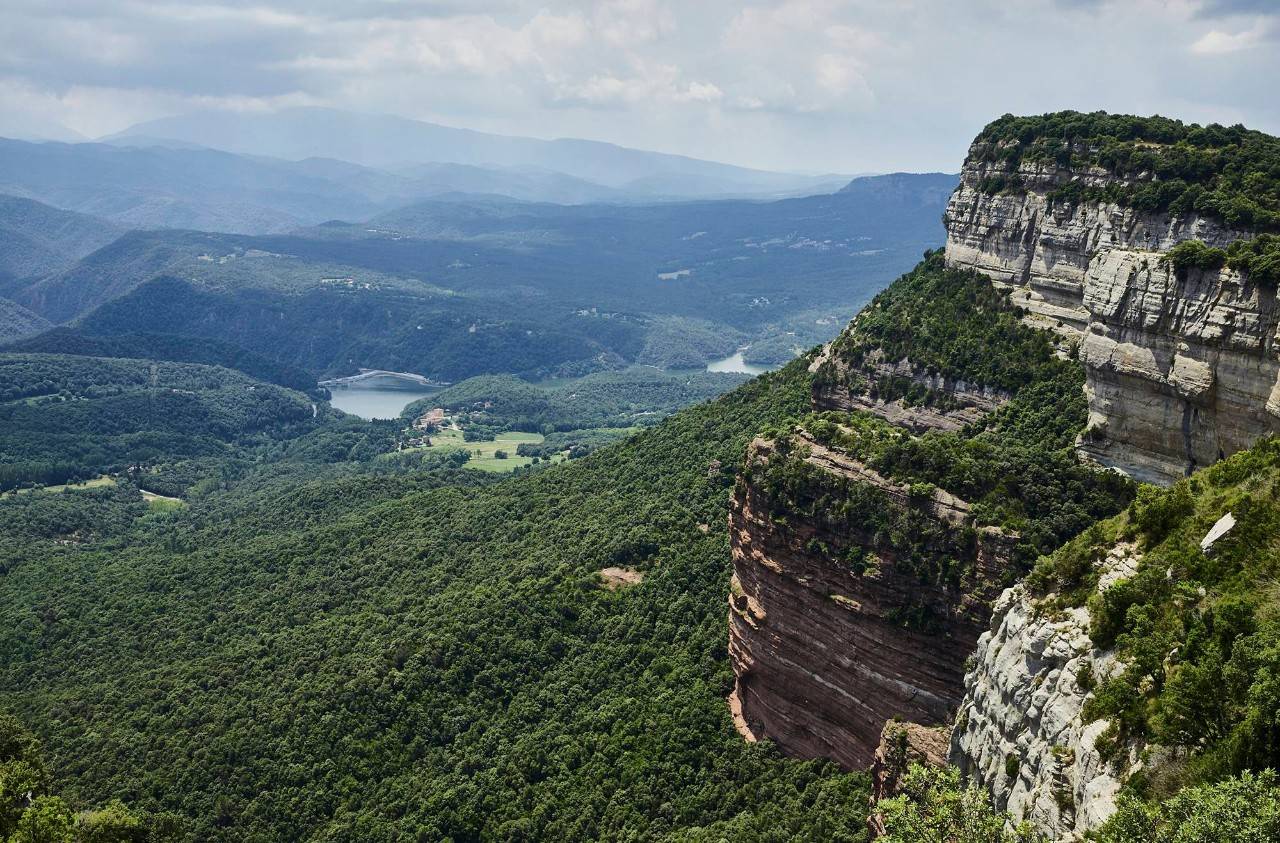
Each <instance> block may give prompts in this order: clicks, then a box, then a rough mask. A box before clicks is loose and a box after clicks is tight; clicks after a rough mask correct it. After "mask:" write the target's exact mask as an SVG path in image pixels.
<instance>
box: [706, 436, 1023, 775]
mask: <svg viewBox="0 0 1280 843" xmlns="http://www.w3.org/2000/svg"><path fill="white" fill-rule="evenodd" d="M786 460H791V461H792V462H793V465H792V466H791V467H790V468H789V471H791V473H792V475H794V476H803V480H802V481H800V482H798V483H792V484H791V486H790V487H788V489H786V490H782V489H780V488H779V484H777V483H775V482H774V481H773V480H772V479H771V477H773V476H774V475H776V474H777V472H778V471H781V468H780V463H781V462H783V461H786ZM797 473H798V474H797ZM913 492H914V494H913ZM970 521H971V518H970V514H969V505H968V504H967V503H965V502H964V501H961V500H959V499H957V498H955V497H953V496H951V495H948V494H947V493H946V492H944V491H942V490H936V489H930V490H921V489H910V488H908V487H906V486H904V485H902V484H898V483H895V482H893V481H891V480H888V479H886V478H884V477H881V476H880V475H878V474H877V473H875V472H874V471H872V470H871V469H869V468H867V467H866V466H864V465H862V464H861V463H859V462H858V461H857V460H854V459H852V458H850V457H849V456H848V455H845V454H843V453H841V452H838V451H835V450H832V449H830V448H826V447H824V446H822V445H820V444H818V443H817V442H815V441H813V440H812V439H809V438H807V437H805V436H803V435H797V436H795V437H792V438H791V439H790V440H788V441H786V442H784V443H783V444H782V445H781V446H780V445H779V444H778V443H775V442H771V441H767V440H763V439H757V440H755V441H754V442H753V443H752V444H751V447H750V449H749V453H748V457H747V466H746V471H745V472H744V474H743V476H742V477H741V478H740V480H739V483H738V485H737V488H736V490H735V493H734V496H733V500H732V505H731V508H730V532H731V542H732V551H733V565H734V577H733V581H732V585H731V595H730V600H729V602H730V613H729V616H730V636H729V648H730V655H731V658H732V660H733V665H734V670H735V673H736V676H737V679H736V683H735V688H734V691H733V696H732V698H731V700H730V706H731V709H732V711H733V714H734V719H735V722H736V723H737V726H738V728H739V730H740V731H741V732H742V733H743V734H744V736H746V737H748V739H755V738H760V737H768V738H770V739H772V740H773V741H775V742H776V743H777V744H778V745H779V746H780V747H781V748H782V749H783V751H784V752H786V753H787V754H789V755H793V756H798V757H802V758H817V757H824V758H831V759H834V760H835V761H837V762H838V763H840V764H841V765H842V766H844V767H845V768H846V769H865V768H866V767H867V766H868V765H869V764H870V763H871V761H872V760H873V756H874V753H875V751H876V747H877V745H878V744H879V743H880V737H881V731H882V730H883V728H884V725H885V721H886V720H888V719H890V718H892V717H894V716H900V717H902V718H904V719H906V720H910V721H914V722H918V723H926V724H934V723H943V722H948V721H949V719H950V717H951V714H952V713H953V711H954V709H955V707H956V706H957V705H958V704H959V702H960V699H961V697H962V696H963V693H964V668H963V665H964V661H965V658H966V656H968V654H969V653H971V652H972V651H973V649H974V646H975V644H976V643H977V640H978V636H979V635H980V634H981V633H982V632H983V631H984V630H985V629H986V626H987V621H988V618H989V615H990V611H989V608H988V606H987V602H988V601H989V599H990V598H991V597H993V596H994V593H995V591H996V586H995V584H994V583H995V582H996V580H998V578H999V575H1000V572H1001V571H1003V570H1004V569H1005V567H1006V566H1007V562H1006V558H1007V554H1008V551H1009V548H1010V546H1011V539H1010V537H1009V536H1006V535H1005V534H1003V533H1001V532H1000V531H998V530H995V529H992V528H988V529H983V530H975V529H974V528H972V527H971V526H970Z"/></svg>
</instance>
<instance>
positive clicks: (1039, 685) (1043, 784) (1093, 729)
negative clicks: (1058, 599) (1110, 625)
mask: <svg viewBox="0 0 1280 843" xmlns="http://www.w3.org/2000/svg"><path fill="white" fill-rule="evenodd" d="M1137 564H1138V556H1137V553H1136V551H1135V549H1134V547H1133V545H1132V544H1120V545H1118V546H1117V547H1115V548H1114V549H1112V551H1111V552H1110V553H1108V554H1107V556H1106V557H1105V558H1104V559H1102V560H1099V562H1098V563H1097V565H1098V567H1099V569H1100V572H1101V577H1100V580H1099V590H1105V589H1106V588H1108V587H1110V586H1111V585H1112V584H1114V583H1115V582H1117V581H1118V580H1120V579H1122V578H1126V577H1129V576H1132V575H1133V572H1134V571H1135V570H1136V568H1137ZM972 664H973V667H972V669H971V670H970V671H969V673H968V675H967V676H966V677H965V685H966V690H967V692H966V695H965V699H964V702H963V703H962V705H961V706H960V710H959V713H958V714H957V716H956V723H955V730H954V732H953V733H952V738H951V753H950V760H951V762H952V763H953V764H955V765H956V766H958V767H959V768H960V770H961V772H962V773H964V775H965V776H966V778H968V779H969V780H970V781H972V782H974V783H976V784H978V785H981V786H983V787H985V788H986V789H988V790H989V791H990V792H991V795H992V797H993V798H994V800H995V804H996V807H998V808H1000V809H1002V810H1007V811H1009V813H1010V814H1011V815H1012V816H1013V818H1014V819H1015V820H1019V821H1021V820H1028V821H1030V822H1031V823H1032V825H1034V826H1035V828H1036V829H1037V830H1038V831H1039V832H1041V833H1043V834H1045V835H1046V836H1047V837H1048V838H1049V839H1051V840H1075V839H1079V838H1080V837H1081V836H1082V835H1083V834H1084V833H1085V832H1087V831H1088V830H1090V829H1093V828H1096V827H1097V826H1099V825H1101V824H1102V822H1104V821H1105V820H1106V819H1107V818H1108V817H1110V816H1111V814H1112V813H1114V812H1115V808H1116V802H1115V800H1116V795H1117V793H1118V792H1119V790H1120V787H1121V785H1122V784H1123V783H1124V780H1125V778H1126V777H1127V775H1128V774H1129V773H1131V772H1132V771H1133V768H1134V765H1136V764H1137V763H1139V762H1138V755H1139V754H1138V752H1137V750H1138V747H1136V746H1130V747H1128V748H1127V751H1126V752H1124V753H1121V757H1120V758H1118V759H1116V760H1114V761H1111V762H1108V761H1104V760H1103V758H1102V757H1101V756H1100V755H1099V753H1098V751H1097V749H1095V747H1094V743H1095V741H1096V739H1097V738H1098V736H1099V735H1100V734H1102V733H1103V732H1104V731H1105V730H1106V728H1107V726H1108V725H1109V721H1106V720H1096V721H1093V722H1085V720H1084V718H1083V711H1084V705H1085V702H1086V701H1087V700H1088V699H1089V697H1090V696H1091V695H1092V688H1093V687H1094V685H1095V683H1097V682H1100V681H1101V680H1102V679H1105V678H1106V677H1107V676H1110V675H1112V674H1113V673H1114V672H1116V671H1118V670H1119V669H1120V665H1118V664H1117V662H1116V660H1115V658H1114V656H1113V655H1112V654H1111V653H1110V652H1106V651H1101V650H1099V649H1097V648H1095V647H1094V646H1093V643H1092V642H1091V641H1090V639H1089V612H1088V610H1087V609H1085V608H1084V607H1073V608H1068V609H1062V610H1050V609H1046V608H1042V607H1041V606H1040V605H1038V604H1037V601H1036V600H1035V599H1033V598H1032V597H1031V596H1030V595H1029V594H1028V593H1027V591H1026V589H1025V587H1024V586H1022V585H1018V586H1015V587H1014V588H1011V589H1008V590H1007V591H1005V592H1004V594H1002V595H1001V596H1000V598H999V600H998V601H997V602H996V605H995V610H994V613H993V616H992V629H991V631H990V632H987V633H986V634H984V635H983V636H982V638H981V639H980V640H979V642H978V649H977V652H976V654H975V656H974V659H973V662H972Z"/></svg>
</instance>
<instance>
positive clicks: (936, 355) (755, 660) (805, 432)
mask: <svg viewBox="0 0 1280 843" xmlns="http://www.w3.org/2000/svg"><path fill="white" fill-rule="evenodd" d="M810 369H811V372H812V374H813V380H812V401H813V407H814V410H815V412H814V413H812V414H810V415H809V416H806V417H804V418H802V419H800V420H799V421H798V422H796V423H794V424H791V425H789V426H787V428H785V429H783V430H778V431H773V432H771V433H770V434H769V435H768V436H767V437H760V438H758V439H756V440H755V441H754V442H753V443H752V445H751V447H750V448H749V450H748V452H747V455H746V460H745V463H744V466H743V468H742V471H741V473H740V475H739V478H738V482H737V484H736V486H735V491H734V494H733V497H732V500H731V504H730V516H729V525H730V543H731V552H732V561H733V570H734V577H733V580H732V593H731V597H730V654H731V659H732V662H733V666H734V670H735V674H736V682H735V688H734V692H733V696H732V699H731V700H730V706H731V709H732V711H733V714H734V720H735V723H736V724H737V726H738V729H739V731H741V732H742V733H743V734H744V735H745V736H747V737H748V738H750V739H755V738H769V739H772V740H773V741H775V742H776V743H777V744H778V745H779V746H780V747H781V748H782V749H783V750H784V751H785V752H787V753H788V754H791V755H796V756H800V757H805V758H812V757H825V758H832V759H835V760H836V761H838V762H839V763H840V764H841V765H843V766H844V767H846V768H848V769H857V768H865V767H866V766H867V765H868V764H869V763H870V762H871V760H872V757H873V755H874V753H875V751H876V748H877V746H878V745H879V743H880V739H881V734H882V731H883V729H884V727H885V723H886V721H889V720H891V719H901V720H905V721H910V722H914V723H917V724H920V725H921V726H936V725H940V724H946V723H949V722H950V721H951V717H952V715H953V713H954V711H955V708H956V707H957V705H958V704H959V702H960V700H961V698H962V696H963V694H964V667H963V665H964V661H965V658H966V657H967V656H968V655H969V654H970V653H971V652H972V651H973V649H974V647H975V646H976V645H977V641H978V637H979V636H980V635H981V634H982V633H983V632H984V631H985V630H986V629H987V625H988V621H989V618H990V611H991V609H990V607H991V603H992V602H993V601H994V600H995V598H996V597H997V596H998V595H999V593H1000V592H1001V590H1003V589H1004V588H1005V587H1007V586H1009V585H1011V584H1012V583H1013V582H1015V581H1016V580H1017V578H1018V577H1019V576H1020V575H1021V574H1023V573H1025V572H1026V570H1027V568H1028V566H1029V564H1030V562H1031V561H1032V560H1034V559H1035V558H1036V557H1037V556H1038V555H1040V554H1042V553H1046V552H1049V551H1051V550H1052V549H1053V548H1055V547H1057V546H1058V545H1059V544H1060V543H1061V542H1062V541H1063V540H1065V539H1067V538H1070V537H1071V536H1072V535H1074V533H1075V532H1076V531H1077V530H1079V529H1082V528H1083V527H1084V526H1087V525H1088V524H1089V523H1092V521H1093V520H1095V519H1096V518H1097V517H1103V516H1106V515H1110V514H1112V513H1114V512H1115V511H1116V509H1117V508H1119V507H1120V506H1123V504H1124V503H1125V502H1127V500H1128V494H1129V485H1128V483H1127V481H1124V480H1123V479H1122V478H1119V477H1117V476H1114V475H1103V474H1099V473H1097V472H1094V471H1092V470H1090V469H1088V468H1086V467H1085V466H1083V465H1081V464H1079V462H1078V460H1076V459H1075V457H1074V456H1073V455H1072V450H1071V449H1072V446H1073V443H1074V441H1075V437H1076V435H1077V433H1078V432H1079V430H1081V429H1083V427H1084V424H1085V421H1086V418H1087V413H1086V410H1085V406H1084V400H1083V395H1082V391H1081V387H1082V377H1081V373H1080V371H1079V366H1078V365H1077V364H1075V363H1073V362H1071V361H1067V360H1063V359H1061V358H1060V357H1059V356H1058V355H1056V354H1055V350H1054V346H1053V344H1052V343H1051V342H1050V340H1049V336H1048V335H1047V334H1046V332H1044V331H1040V330H1037V329H1034V328H1030V327H1028V326H1026V325H1023V324H1022V323H1021V322H1020V321H1019V314H1018V311H1017V310H1016V309H1015V308H1014V307H1012V306H1011V305H1010V304H1009V302H1008V300H1007V298H1006V297H1005V296H1004V295H1002V294H1001V293H1000V292H998V291H996V290H995V289H993V287H992V285H991V283H990V281H989V280H988V279H986V278H985V277H983V276H981V275H979V274H978V273H975V272H972V271H960V270H951V269H947V268H945V266H944V265H943V262H942V255H941V254H940V253H931V254H930V255H929V256H928V257H927V258H926V260H925V261H924V262H923V263H921V265H920V266H918V267H917V268H916V269H915V270H913V271H912V272H910V273H908V274H906V275H904V276H903V277H902V278H900V279H898V280H897V281H895V282H894V284H893V285H891V286H890V287H889V288H888V289H887V290H885V291H884V292H883V293H881V294H880V295H879V296H877V297H876V299H875V301H873V302H872V303H871V304H870V305H868V306H867V308H866V309H865V310H864V311H863V312H862V313H861V314H859V316H858V317H857V318H856V319H855V320H854V321H853V322H852V323H851V324H850V325H849V327H848V329H846V331H845V332H844V333H842V334H841V336H840V337H838V338H837V339H836V340H834V341H833V342H832V343H830V344H829V345H828V346H827V347H826V348H824V349H823V350H822V351H821V352H820V353H819V354H817V355H816V356H815V357H814V360H813V361H812V363H811V366H810Z"/></svg>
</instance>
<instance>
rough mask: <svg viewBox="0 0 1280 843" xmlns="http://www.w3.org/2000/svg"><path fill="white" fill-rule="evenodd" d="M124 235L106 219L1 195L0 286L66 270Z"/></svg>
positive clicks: (121, 229) (121, 230) (118, 227)
mask: <svg viewBox="0 0 1280 843" xmlns="http://www.w3.org/2000/svg"><path fill="white" fill-rule="evenodd" d="M123 232H124V229H123V228H122V227H120V226H118V225H116V224H114V223H111V222H108V221H107V220H103V219H99V218H97V217H93V216H89V215H86V214H78V213H74V212H72V211H63V210H61V209H59V208H53V207H50V206H49V205H45V204H42V203H40V202H36V201H34V200H31V199H24V198H22V197H19V196H7V195H3V194H0V287H3V286H8V284H9V283H11V282H12V281H14V280H15V279H23V278H33V277H39V276H44V275H48V274H50V273H53V272H57V271H59V270H62V269H66V268H67V267H69V266H71V265H72V264H73V263H75V262H76V261H78V260H79V259H80V258H82V257H84V256H85V255H87V254H89V253H90V252H92V251H94V250H96V249H98V248H101V247H102V246H105V245H106V244H107V243H110V242H111V241H112V240H114V239H116V238H117V237H119V236H120V235H121V234H122V233H123Z"/></svg>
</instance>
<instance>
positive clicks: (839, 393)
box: [810, 350, 1010, 433]
mask: <svg viewBox="0 0 1280 843" xmlns="http://www.w3.org/2000/svg"><path fill="white" fill-rule="evenodd" d="M810 369H811V371H813V372H815V373H817V372H819V371H820V370H821V376H820V377H816V378H815V379H814V385H813V406H814V407H815V408H816V409H818V410H840V411H844V412H852V411H861V412H866V413H871V414H873V415H877V416H879V417H880V418H882V419H885V420H886V421H888V422H889V423H891V424H895V425H898V426H899V427H904V428H906V429H908V430H910V431H912V432H913V433H924V432H925V431H927V430H959V429H961V428H962V427H964V426H965V425H967V424H970V423H972V422H975V421H977V420H978V419H980V418H982V417H983V416H984V415H986V414H987V413H989V412H991V411H992V410H994V409H996V408H997V407H999V406H1000V405H1001V404H1003V403H1004V402H1005V401H1008V400H1009V397H1010V396H1009V395H1008V394H1007V393H1005V392H1002V391H1000V390H996V389H992V388H990V387H986V386H983V385H981V384H973V383H968V382H967V381H963V380H956V379H952V378H945V377H943V376H942V375H938V374H934V373H931V372H928V371H926V370H924V369H923V368H922V367H920V366H917V365H915V364H914V363H912V361H911V360H909V359H906V358H904V359H902V360H898V361H889V360H885V359H884V358H883V356H882V355H879V354H878V350H877V352H873V353H872V354H871V355H869V356H868V359H867V360H865V361H864V362H863V365H862V366H861V367H860V368H859V369H858V371H856V372H853V371H850V370H849V368H848V365H847V363H846V362H845V361H843V360H841V359H839V358H837V357H834V356H832V355H830V354H829V353H826V351H825V350H824V352H823V353H822V354H820V355H819V356H818V357H817V358H816V359H815V361H814V363H813V364H811V366H810ZM883 381H905V382H908V383H911V384H914V385H917V386H919V387H920V388H921V389H923V390H924V391H926V392H927V393H928V394H929V395H930V396H938V397H940V399H941V400H940V401H939V402H937V403H929V402H924V403H920V404H909V403H907V401H906V400H904V399H903V398H893V399H886V398H884V397H881V396H880V395H879V394H878V391H877V384H878V383H880V382H883Z"/></svg>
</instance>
